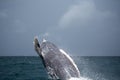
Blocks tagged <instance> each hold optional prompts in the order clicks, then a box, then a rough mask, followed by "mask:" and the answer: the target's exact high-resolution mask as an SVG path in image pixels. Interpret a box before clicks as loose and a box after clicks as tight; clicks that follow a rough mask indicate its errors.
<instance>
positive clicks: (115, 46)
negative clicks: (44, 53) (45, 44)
mask: <svg viewBox="0 0 120 80" xmlns="http://www.w3.org/2000/svg"><path fill="white" fill-rule="evenodd" d="M34 36H38V38H39V41H41V40H42V38H46V39H47V40H49V41H51V42H53V43H55V44H56V45H57V46H58V47H59V48H62V49H64V50H65V51H66V52H68V53H69V54H70V55H80V56H120V0H0V56H36V55H37V54H36V52H35V51H34V47H33V39H34Z"/></svg>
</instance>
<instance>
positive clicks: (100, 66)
mask: <svg viewBox="0 0 120 80" xmlns="http://www.w3.org/2000/svg"><path fill="white" fill-rule="evenodd" d="M72 58H73V60H74V61H75V63H76V64H77V66H78V68H79V70H80V74H81V78H80V80H120V57H97V56H96V57H80V56H74V57H72ZM0 80H49V79H48V75H47V72H46V70H45V68H44V66H43V64H42V62H41V59H40V58H39V57H35V56H32V57H28V56H23V57H22V56H21V57H20V56H17V57H15V56H14V57H12V56H11V57H0ZM72 80H73V79H72Z"/></svg>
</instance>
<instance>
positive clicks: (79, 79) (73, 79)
mask: <svg viewBox="0 0 120 80" xmlns="http://www.w3.org/2000/svg"><path fill="white" fill-rule="evenodd" d="M69 80H92V79H89V78H85V77H80V78H74V77H72V78H70V79H69Z"/></svg>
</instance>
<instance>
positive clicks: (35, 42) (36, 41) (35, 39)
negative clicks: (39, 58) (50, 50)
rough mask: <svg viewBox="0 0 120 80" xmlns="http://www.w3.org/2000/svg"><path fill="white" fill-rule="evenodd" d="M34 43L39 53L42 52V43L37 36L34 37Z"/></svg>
mask: <svg viewBox="0 0 120 80" xmlns="http://www.w3.org/2000/svg"><path fill="white" fill-rule="evenodd" d="M33 44H34V48H35V51H36V52H37V53H41V49H40V44H39V41H38V38H37V37H35V38H34V41H33Z"/></svg>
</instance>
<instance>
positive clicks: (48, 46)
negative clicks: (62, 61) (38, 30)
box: [33, 37, 59, 56]
mask: <svg viewBox="0 0 120 80" xmlns="http://www.w3.org/2000/svg"><path fill="white" fill-rule="evenodd" d="M33 44H34V48H35V51H36V52H37V53H38V55H41V56H44V55H47V54H48V53H49V52H50V51H56V52H57V51H58V50H59V49H58V48H57V46H56V45H54V44H53V43H51V42H49V41H47V40H45V39H43V40H42V42H40V43H39V41H38V37H35V38H34V41H33Z"/></svg>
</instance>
